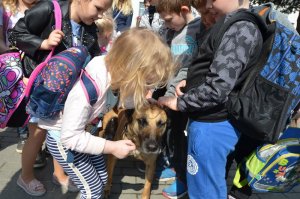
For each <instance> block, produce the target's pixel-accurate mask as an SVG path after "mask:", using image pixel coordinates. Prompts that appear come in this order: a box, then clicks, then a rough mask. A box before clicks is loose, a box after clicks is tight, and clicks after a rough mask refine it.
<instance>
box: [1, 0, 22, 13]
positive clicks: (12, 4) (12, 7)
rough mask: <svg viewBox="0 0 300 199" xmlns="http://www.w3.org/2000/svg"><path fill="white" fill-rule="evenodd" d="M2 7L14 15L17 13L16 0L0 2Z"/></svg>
mask: <svg viewBox="0 0 300 199" xmlns="http://www.w3.org/2000/svg"><path fill="white" fill-rule="evenodd" d="M2 7H3V8H4V10H9V11H10V12H11V13H12V14H13V15H15V14H16V13H17V12H18V0H2Z"/></svg>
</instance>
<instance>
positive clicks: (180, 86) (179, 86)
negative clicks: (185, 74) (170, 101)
mask: <svg viewBox="0 0 300 199" xmlns="http://www.w3.org/2000/svg"><path fill="white" fill-rule="evenodd" d="M185 86H186V80H182V81H181V82H179V83H178V84H177V86H176V95H177V96H181V95H183V94H184V93H183V92H182V89H183V88H184V87H185Z"/></svg>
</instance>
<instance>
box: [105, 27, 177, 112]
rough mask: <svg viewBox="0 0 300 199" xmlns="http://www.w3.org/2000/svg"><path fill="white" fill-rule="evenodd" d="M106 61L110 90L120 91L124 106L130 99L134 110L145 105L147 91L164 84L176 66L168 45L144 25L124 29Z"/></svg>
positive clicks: (171, 75) (121, 102) (121, 101)
mask: <svg viewBox="0 0 300 199" xmlns="http://www.w3.org/2000/svg"><path fill="white" fill-rule="evenodd" d="M105 63H106V66H107V67H108V71H109V72H110V74H111V87H112V89H113V90H119V91H120V104H121V105H122V106H124V104H125V101H126V100H127V99H129V98H132V99H133V102H134V106H135V108H136V109H137V110H140V108H141V107H142V106H143V105H145V104H147V100H146V97H145V95H146V93H147V91H148V90H150V89H153V88H157V87H163V86H165V85H166V84H167V82H168V80H169V79H170V78H172V77H173V74H174V70H175V68H176V67H177V65H176V64H175V63H174V62H173V57H172V55H171V52H170V49H169V47H168V46H167V45H166V44H165V43H164V42H163V41H162V40H161V39H160V37H159V36H158V35H157V34H156V33H154V32H152V31H151V30H148V29H145V28H132V29H129V30H127V31H125V32H123V33H122V34H121V35H120V36H119V37H118V38H117V39H116V40H115V41H114V43H113V46H112V48H111V49H110V51H109V52H108V54H107V56H106V58H105Z"/></svg>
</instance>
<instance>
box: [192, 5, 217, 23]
mask: <svg viewBox="0 0 300 199" xmlns="http://www.w3.org/2000/svg"><path fill="white" fill-rule="evenodd" d="M191 5H192V6H193V7H194V8H195V9H196V10H197V11H198V12H199V13H200V15H201V21H202V23H203V24H204V25H205V26H206V28H210V27H211V26H212V25H213V24H214V23H215V19H214V17H212V15H211V13H210V12H209V10H208V9H207V8H206V0H192V2H191Z"/></svg>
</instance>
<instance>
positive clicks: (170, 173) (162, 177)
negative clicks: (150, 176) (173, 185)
mask: <svg viewBox="0 0 300 199" xmlns="http://www.w3.org/2000/svg"><path fill="white" fill-rule="evenodd" d="M156 178H157V179H158V180H159V181H161V182H164V181H169V180H175V179H176V172H175V170H174V169H173V168H172V169H171V168H165V169H163V170H161V171H157V172H156Z"/></svg>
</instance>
